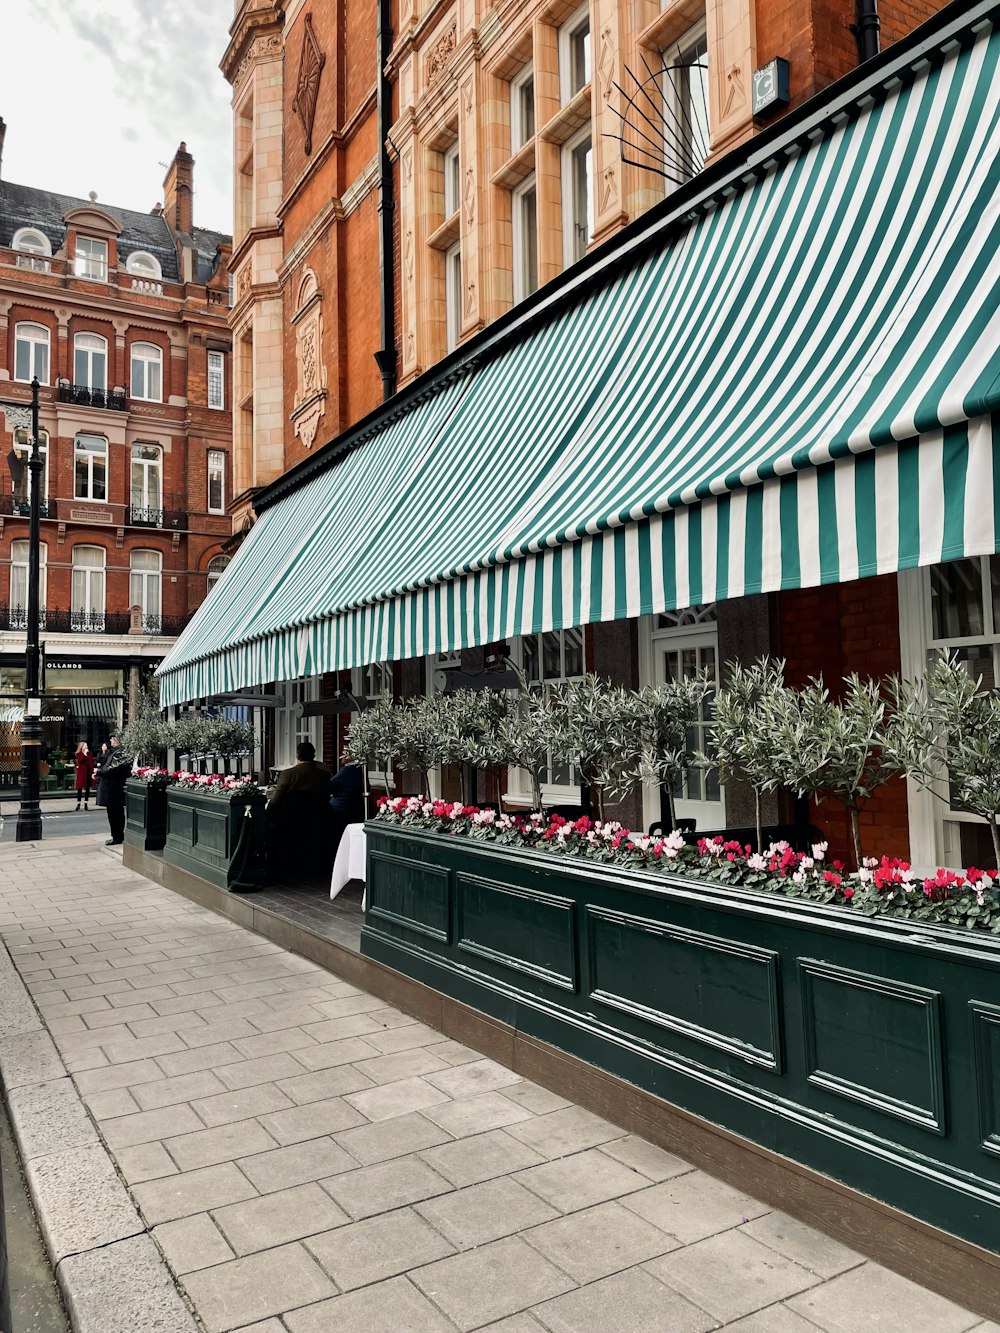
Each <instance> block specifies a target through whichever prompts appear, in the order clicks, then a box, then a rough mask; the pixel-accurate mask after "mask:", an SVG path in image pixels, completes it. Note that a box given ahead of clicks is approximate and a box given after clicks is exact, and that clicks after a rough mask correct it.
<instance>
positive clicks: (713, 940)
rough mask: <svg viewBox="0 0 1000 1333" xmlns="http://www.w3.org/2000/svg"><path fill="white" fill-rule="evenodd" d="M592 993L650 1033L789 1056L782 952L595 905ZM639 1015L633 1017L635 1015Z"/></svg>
mask: <svg viewBox="0 0 1000 1333" xmlns="http://www.w3.org/2000/svg"><path fill="white" fill-rule="evenodd" d="M587 924H588V932H587V933H588V937H589V940H590V994H591V998H592V1000H594V1001H595V1002H596V1004H597V1007H598V1010H600V1009H601V1008H603V1007H608V1008H610V1009H613V1010H616V1011H617V1012H618V1018H617V1019H615V1018H614V1017H611V1018H610V1020H609V1021H618V1022H622V1023H623V1024H626V1025H628V1026H629V1027H630V1028H631V1029H632V1030H633V1031H636V1032H638V1033H640V1034H641V1035H642V1036H644V1037H645V1038H647V1039H649V1040H653V1041H656V1040H657V1032H656V1029H657V1028H667V1029H670V1030H672V1031H674V1032H676V1033H678V1034H680V1035H681V1036H686V1037H690V1038H692V1039H693V1040H694V1041H696V1042H701V1043H705V1044H707V1045H709V1046H716V1047H718V1048H719V1050H721V1051H728V1052H729V1053H730V1054H732V1055H735V1056H737V1057H738V1059H740V1060H749V1061H751V1062H753V1063H755V1064H760V1065H764V1066H765V1067H769V1068H772V1069H777V1068H779V1067H780V1064H781V1018H780V1013H779V1010H778V956H777V954H775V953H774V952H773V951H771V950H768V949H757V948H754V947H752V946H748V945H742V944H739V943H736V942H733V941H731V940H727V939H725V938H723V937H721V936H717V935H705V934H701V933H700V932H698V931H689V930H683V929H680V928H678V927H673V928H671V927H669V926H666V925H664V924H662V923H660V922H656V921H651V920H649V919H648V918H645V917H635V916H632V917H629V916H627V915H625V914H624V913H620V912H606V911H602V910H601V909H599V908H591V909H589V911H588V912H587ZM630 1019H631V1020H633V1021H632V1022H631V1023H629V1020H630Z"/></svg>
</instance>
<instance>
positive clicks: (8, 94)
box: [0, 0, 234, 232]
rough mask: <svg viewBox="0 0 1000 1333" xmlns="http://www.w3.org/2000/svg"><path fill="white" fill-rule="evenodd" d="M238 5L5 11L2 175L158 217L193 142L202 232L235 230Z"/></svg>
mask: <svg viewBox="0 0 1000 1333" xmlns="http://www.w3.org/2000/svg"><path fill="white" fill-rule="evenodd" d="M233 13H234V8H233V0H20V3H17V4H12V5H11V6H10V9H9V12H5V14H4V20H5V28H6V35H5V39H4V42H3V47H4V52H3V75H2V79H0V116H2V117H3V119H4V120H5V121H6V122H7V139H6V143H5V145H4V150H3V168H2V170H3V177H4V179H5V180H9V181H15V182H16V183H17V184H19V185H34V186H37V187H38V188H40V189H46V190H53V191H55V192H56V193H58V194H69V195H75V196H77V197H78V198H83V199H86V197H87V195H88V194H89V193H90V191H91V190H96V191H97V195H98V198H99V199H100V200H102V201H103V202H104V203H106V204H109V205H113V204H117V205H119V207H123V208H134V209H138V210H139V211H141V212H148V211H149V209H151V208H152V206H153V205H154V204H155V203H158V202H159V201H160V200H161V199H162V198H163V177H164V176H165V175H166V169H165V166H164V165H163V164H165V163H166V164H169V162H170V160H171V158H172V157H173V155H174V152H175V151H176V149H177V145H178V144H179V143H180V141H181V140H182V139H183V140H185V141H186V143H187V146H188V151H189V152H190V153H191V154H192V155H193V156H194V160H195V167H194V190H195V195H194V220H195V224H196V225H197V226H201V227H209V228H214V229H215V230H217V231H225V232H229V231H231V229H232V214H233V207H232V184H231V181H232V128H231V126H232V122H231V111H230V107H229V96H230V92H231V89H230V87H229V85H228V84H227V83H226V81H225V79H224V78H223V77H222V72H221V71H220V69H219V61H220V60H221V59H222V55H223V52H224V51H225V49H226V43H227V42H228V40H229V25H230V23H231V22H232V20H233Z"/></svg>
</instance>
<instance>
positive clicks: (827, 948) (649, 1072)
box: [361, 823, 1000, 1248]
mask: <svg viewBox="0 0 1000 1333" xmlns="http://www.w3.org/2000/svg"><path fill="white" fill-rule="evenodd" d="M368 849H369V857H370V862H369V864H370V877H369V886H370V887H371V886H372V885H373V884H374V885H375V886H376V887H375V892H374V894H372V893H371V892H370V896H369V902H368V912H367V916H366V920H365V925H364V928H363V930H362V940H361V945H362V952H363V953H365V954H366V955H368V956H370V957H372V958H376V959H378V960H379V961H380V962H383V963H386V964H387V965H388V966H390V967H393V968H395V969H397V970H398V971H400V972H403V973H405V974H406V975H408V976H411V977H414V978H415V979H417V980H419V981H421V982H423V983H424V984H426V985H429V986H431V987H433V988H434V989H436V990H438V991H441V992H443V993H444V994H446V995H449V996H452V997H453V998H454V999H456V1000H459V1001H461V1002H462V1003H464V1004H467V1005H471V1006H472V1007H474V1008H477V1009H479V1010H481V1011H482V1012H483V1013H485V1014H488V1015H490V1016H492V1017H494V1018H498V1019H500V1020H501V1021H503V1022H505V1023H508V1024H510V1025H511V1026H512V1027H514V1028H516V1029H517V1030H518V1031H520V1032H523V1033H525V1034H526V1035H529V1036H532V1037H536V1038H538V1039H539V1040H542V1041H545V1042H548V1043H550V1044H551V1045H553V1046H556V1047H559V1048H561V1049H563V1050H566V1051H568V1052H570V1053H571V1054H573V1055H575V1056H577V1057H579V1058H581V1059H583V1060H586V1061H588V1062H589V1063H591V1064H593V1065H596V1066H597V1067H599V1068H601V1069H605V1070H607V1071H609V1072H610V1073H613V1074H616V1075H617V1076H618V1077H620V1078H623V1079H625V1080H627V1081H628V1082H631V1083H634V1084H636V1085H637V1086H639V1087H642V1088H645V1089H646V1090H647V1091H649V1092H652V1093H654V1094H655V1095H657V1096H659V1097H662V1098H664V1099H665V1100H666V1101H668V1102H671V1103H672V1104H674V1105H675V1106H679V1107H681V1108H683V1109H684V1110H687V1111H690V1112H692V1113H693V1114H695V1115H698V1116H701V1117H703V1118H705V1119H708V1120H711V1121H713V1122H715V1123H716V1124H718V1125H720V1126H722V1127H724V1128H725V1129H727V1130H731V1131H732V1132H734V1133H736V1134H740V1135H743V1136H744V1137H746V1138H748V1139H750V1140H752V1141H754V1142H756V1143H759V1144H762V1145H763V1146H764V1147H767V1148H772V1149H774V1150H775V1151H777V1152H779V1153H781V1154H782V1155H784V1156H786V1157H789V1158H791V1159H793V1160H796V1161H799V1162H801V1163H802V1164H803V1165H805V1166H808V1167H812V1168H814V1169H815V1170H818V1171H821V1172H825V1173H826V1174H827V1175H829V1176H831V1177H832V1178H834V1179H835V1180H839V1181H841V1182H843V1183H844V1184H846V1185H849V1186H852V1187H853V1188H855V1189H857V1190H861V1191H863V1192H864V1193H866V1194H869V1195H873V1196H874V1197H875V1198H877V1199H880V1200H883V1201H884V1202H885V1203H887V1204H890V1205H891V1206H893V1207H894V1208H897V1209H900V1210H902V1211H904V1212H907V1213H911V1214H913V1215H914V1216H916V1217H919V1218H922V1219H924V1220H925V1221H927V1222H929V1223H931V1224H932V1225H934V1226H937V1227H941V1228H943V1229H944V1230H946V1231H950V1232H953V1233H954V1234H956V1235H958V1236H961V1237H964V1238H965V1239H966V1240H969V1241H973V1242H975V1243H977V1244H980V1245H984V1246H986V1247H988V1248H995V1245H996V1238H997V1236H998V1235H1000V1172H998V1170H997V1165H998V1158H1000V1073H998V1070H1000V1005H998V1003H997V997H998V996H1000V939H996V938H994V937H992V936H989V935H987V934H985V932H984V933H983V934H982V935H970V934H969V933H968V932H957V931H948V930H945V929H941V928H933V927H926V926H919V925H914V924H913V923H912V922H907V921H893V920H891V919H886V920H872V919H870V918H862V917H860V916H859V915H858V914H856V913H852V912H851V911H850V910H849V909H846V908H833V907H821V906H817V905H815V904H811V903H806V902H796V901H795V900H794V899H780V900H776V899H775V898H773V897H768V896H767V895H763V894H752V893H745V892H741V891H739V890H732V889H725V888H721V887H718V886H713V885H710V884H707V883H705V882H701V883H697V882H695V881H689V880H685V879H683V878H680V877H677V876H668V875H652V874H643V873H639V872H630V871H624V870H619V869H616V868H613V867H610V866H602V865H599V864H596V863H594V864H590V863H584V862H578V861H575V860H574V859H572V858H569V857H566V858H561V857H558V856H554V855H548V856H547V855H545V854H542V853H533V852H526V851H522V850H518V849H512V848H503V847H497V846H496V845H492V846H491V845H490V844H488V843H481V842H476V841H475V840H473V839H467V838H458V837H442V836H439V835H434V834H427V833H419V832H411V831H409V830H404V829H399V828H393V827H391V826H389V825H383V824H380V823H373V824H369V825H368ZM387 862H390V863H391V865H392V867H393V869H392V875H391V883H392V886H393V887H392V894H393V902H394V903H395V904H396V906H397V908H398V909H403V910H405V915H406V916H407V917H408V919H409V925H408V927H407V929H406V930H403V929H402V928H401V927H400V925H399V924H398V923H397V922H395V921H393V920H391V919H387V918H386V917H385V916H383V915H379V914H378V910H379V907H380V904H384V903H385V901H386V899H385V895H384V892H383V890H382V888H381V887H379V886H380V885H384V883H385V870H384V866H385V865H386V864H387ZM407 879H409V880H410V882H411V885H412V888H411V889H410V890H408V889H407V888H406V881H407ZM430 886H432V888H431V887H430ZM446 902H450V912H451V920H452V923H453V926H454V930H453V933H452V934H448V933H447V932H445V931H443V930H442V929H441V923H442V920H443V919H444V916H445V914H446V908H445V907H444V904H445V903H446ZM403 910H401V911H400V915H402V914H403ZM421 928H422V929H423V933H422V934H421V933H420V931H421ZM570 980H573V981H575V983H576V984H575V986H574V985H570V984H568V983H569V981H570Z"/></svg>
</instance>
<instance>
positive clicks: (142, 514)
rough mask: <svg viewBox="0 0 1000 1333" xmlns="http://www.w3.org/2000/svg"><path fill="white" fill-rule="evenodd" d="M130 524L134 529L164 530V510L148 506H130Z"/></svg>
mask: <svg viewBox="0 0 1000 1333" xmlns="http://www.w3.org/2000/svg"><path fill="white" fill-rule="evenodd" d="M128 522H129V523H130V524H131V526H132V527H134V528H162V527H163V510H162V509H152V508H150V507H149V506H148V505H129V507H128Z"/></svg>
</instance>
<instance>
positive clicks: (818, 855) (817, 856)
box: [812, 842, 830, 861]
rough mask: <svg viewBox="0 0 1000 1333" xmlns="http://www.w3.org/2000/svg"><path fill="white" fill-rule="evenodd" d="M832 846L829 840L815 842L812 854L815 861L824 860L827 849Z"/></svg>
mask: <svg viewBox="0 0 1000 1333" xmlns="http://www.w3.org/2000/svg"><path fill="white" fill-rule="evenodd" d="M829 846H830V844H829V843H828V842H814V843H813V847H812V854H813V860H814V861H822V860H823V859H824V857H825V856H826V849H827V848H828V847H829Z"/></svg>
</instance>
